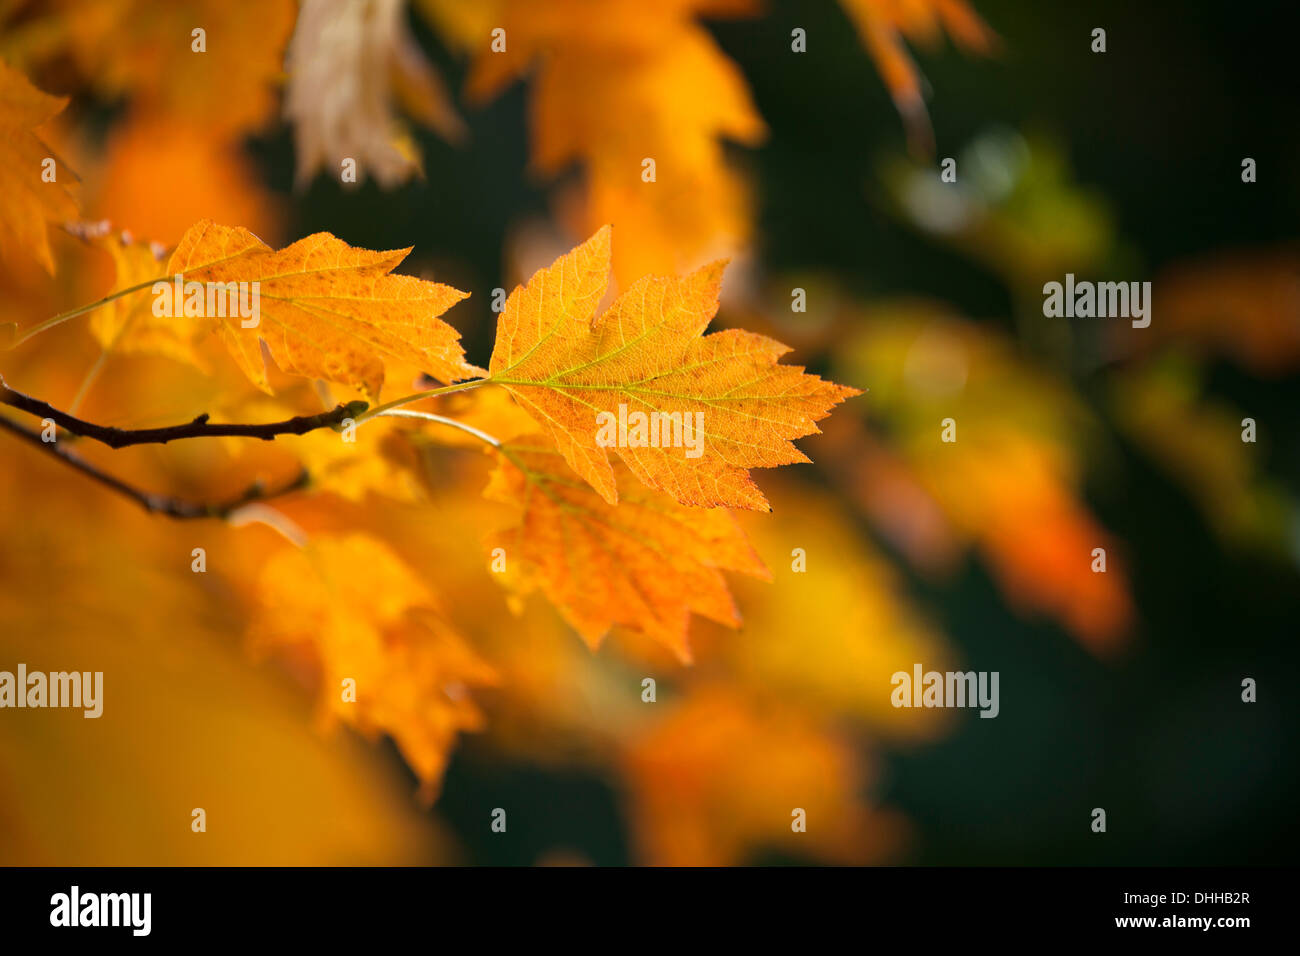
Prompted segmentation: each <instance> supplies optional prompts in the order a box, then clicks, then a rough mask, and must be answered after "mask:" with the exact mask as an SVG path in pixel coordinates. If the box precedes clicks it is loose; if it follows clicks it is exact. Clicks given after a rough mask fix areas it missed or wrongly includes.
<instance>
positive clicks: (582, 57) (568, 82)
mask: <svg viewBox="0 0 1300 956" xmlns="http://www.w3.org/2000/svg"><path fill="white" fill-rule="evenodd" d="M422 5H423V6H424V7H425V8H426V10H427V11H428V12H429V13H430V14H431V15H432V16H433V18H434V19H435V21H436V22H438V23H439V25H440V26H441V28H442V30H443V32H444V33H445V34H447V35H448V36H450V37H451V38H452V39H453V41H457V42H459V43H460V44H462V45H463V46H465V47H468V48H469V49H471V50H473V51H475V53H476V56H475V59H474V62H473V65H472V67H471V72H470V76H469V78H468V80H467V81H466V92H467V94H468V96H469V98H470V99H471V100H475V101H478V102H482V101H484V100H486V99H489V98H491V97H493V96H495V95H497V94H498V93H499V92H500V91H501V90H502V89H503V88H505V87H506V86H507V85H508V84H509V82H511V81H512V80H514V79H517V78H519V77H521V76H523V75H525V73H527V72H528V71H529V69H530V68H531V67H533V66H534V65H535V66H536V68H535V70H534V80H533V85H532V93H531V99H530V106H529V109H530V115H531V122H530V130H531V140H532V158H533V166H534V168H535V169H536V170H537V171H538V172H539V173H540V174H542V175H545V176H555V175H558V174H559V173H561V172H563V171H564V170H565V169H566V167H568V166H569V165H570V164H572V163H577V164H580V165H581V166H582V169H583V176H584V185H583V188H581V189H580V190H578V191H577V194H578V201H577V202H562V203H560V204H559V205H560V215H561V217H562V218H563V219H564V220H565V221H566V224H568V225H570V226H571V227H572V228H573V229H574V230H575V232H576V233H577V234H579V235H586V234H589V233H590V232H592V231H594V230H595V229H597V228H599V226H600V225H601V224H603V223H606V222H613V223H615V224H617V225H618V227H619V228H620V230H622V234H623V235H624V236H625V237H626V239H625V241H624V242H623V243H622V244H620V247H619V250H618V254H617V256H616V257H615V260H614V269H615V273H616V275H617V276H618V279H619V281H620V282H626V281H630V280H631V279H634V278H636V277H637V276H640V275H644V274H645V273H647V272H652V271H665V272H671V271H678V270H680V269H683V268H691V267H694V266H697V265H699V264H700V263H701V262H702V261H705V260H706V259H708V258H711V257H714V256H717V255H719V254H729V253H733V252H735V251H737V250H739V249H741V248H743V247H744V246H745V245H746V244H747V243H748V240H749V233H750V229H751V222H750V220H751V213H750V209H749V197H748V190H747V188H746V183H745V179H744V177H743V176H741V175H740V173H739V172H738V171H737V170H736V169H735V168H733V165H732V164H731V163H729V162H728V161H727V157H726V156H725V152H724V147H723V140H731V141H734V142H737V143H741V144H744V145H747V146H754V145H757V144H758V143H760V142H761V141H762V140H763V139H764V138H765V137H766V135H767V127H766V125H765V124H764V123H763V120H762V117H760V116H759V114H758V110H757V109H756V108H755V106H754V103H753V99H752V97H751V96H750V92H749V88H748V85H747V84H746V81H745V78H744V75H743V74H742V73H741V71H740V69H739V67H738V66H737V65H736V63H735V62H734V61H733V60H731V59H730V58H729V57H728V56H727V55H726V54H725V53H724V52H723V51H722V50H721V49H719V47H718V44H717V43H716V42H715V41H714V39H713V38H712V36H711V35H710V34H709V32H708V30H706V29H705V28H704V27H703V26H702V25H701V24H700V23H698V22H697V21H696V16H697V15H704V16H731V15H739V16H746V15H749V14H750V13H752V12H753V9H752V8H753V7H754V6H755V5H754V4H751V3H748V2H745V0H741V2H734V3H718V2H713V0H661V2H659V3H657V4H653V5H647V4H645V3H644V2H642V0H554V2H547V3H533V2H531V0H500V2H497V3H481V4H474V5H472V6H473V9H472V10H467V9H466V7H467V5H466V4H459V3H455V2H448V0H424V3H423V4H422ZM489 11H490V12H489ZM494 27H500V28H501V29H502V30H504V31H505V34H506V35H507V36H508V38H509V40H508V43H507V44H506V47H505V48H504V49H503V50H502V49H493V48H491V46H490V44H491V42H492V36H491V35H490V32H489V29H485V28H494ZM647 158H649V159H653V160H654V161H655V167H656V168H655V177H654V179H653V181H645V180H643V179H642V176H643V174H644V168H643V162H644V160H646V159H647Z"/></svg>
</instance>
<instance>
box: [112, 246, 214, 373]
mask: <svg viewBox="0 0 1300 956" xmlns="http://www.w3.org/2000/svg"><path fill="white" fill-rule="evenodd" d="M87 238H88V240H89V241H90V242H91V244H92V245H94V246H96V247H98V248H100V249H103V250H105V251H106V252H107V253H108V254H109V255H110V256H111V257H112V259H113V267H114V269H115V270H116V277H115V278H114V280H113V291H114V292H117V291H120V290H122V289H128V288H130V287H132V286H136V285H139V284H141V283H142V282H148V281H150V280H152V279H157V278H158V277H159V276H161V275H162V273H163V261H162V259H163V250H162V249H160V248H158V247H157V246H154V245H153V244H151V243H145V242H135V241H133V240H132V239H131V237H130V236H129V235H127V234H126V233H112V234H106V235H97V236H91V235H87ZM153 301H154V300H153V296H152V295H151V294H150V292H149V290H147V289H146V290H142V291H141V292H138V293H136V294H135V295H128V296H125V297H123V298H121V299H116V300H114V301H112V302H110V303H108V304H107V305H106V306H104V307H103V308H102V309H98V310H96V311H95V313H94V314H93V315H92V316H91V319H90V331H91V333H92V334H93V335H94V336H95V339H96V340H97V341H98V342H99V344H100V345H101V346H102V347H103V349H104V352H105V353H115V354H121V355H162V356H165V357H167V358H172V359H176V360H177V361H179V362H187V363H189V364H191V365H194V366H196V367H197V368H200V369H203V368H205V367H206V365H207V363H206V361H205V360H204V358H203V357H202V356H201V355H200V354H199V353H198V352H197V351H196V350H195V348H194V342H195V338H196V337H197V331H198V330H197V329H195V327H194V325H193V324H192V323H188V322H186V321H185V320H184V319H178V318H174V317H169V316H157V315H154V311H153V308H152V305H153Z"/></svg>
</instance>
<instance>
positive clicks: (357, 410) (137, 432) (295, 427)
mask: <svg viewBox="0 0 1300 956" xmlns="http://www.w3.org/2000/svg"><path fill="white" fill-rule="evenodd" d="M0 404H3V405H11V406H13V407H14V408H17V409H20V410H22V411H24V412H28V413H30V414H32V415H37V416H39V417H40V418H48V419H49V420H50V421H52V422H54V423H55V424H56V425H58V426H60V427H61V428H64V429H66V430H67V431H69V432H71V433H72V434H74V435H81V436H82V437H84V438H93V439H94V440H95V441H97V442H102V443H103V444H105V445H108V446H109V447H110V448H126V447H128V446H130V445H158V444H163V445H165V444H166V443H167V442H169V441H176V440H177V439H181V438H217V437H219V436H232V435H233V436H244V437H248V438H260V439H262V440H263V441H271V440H272V439H273V438H275V436H276V435H304V434H306V433H307V432H311V431H315V430H316V429H318V428H332V427H334V426H335V425H339V424H342V422H343V421H344V420H346V419H349V418H351V419H356V418H357V417H358V416H360V415H361V413H362V412H364V411H365V410H366V409H367V408H368V407H369V406H368V405H367V404H366V403H365V402H361V401H356V402H348V403H347V404H346V405H339V406H337V407H336V408H334V409H333V410H332V411H328V412H321V413H320V414H319V415H298V416H297V417H295V418H287V419H285V420H284V421H282V422H268V423H266V424H264V425H213V424H210V423H209V422H208V416H207V413H204V414H202V415H200V416H199V417H198V418H196V419H194V420H193V421H192V422H186V423H185V424H184V425H169V426H167V427H165V428H111V427H109V426H106V425H96V424H94V423H93V422H88V421H84V420H82V419H80V418H78V417H77V416H75V415H70V414H68V413H67V412H62V411H59V409H57V408H55V407H54V406H53V405H51V404H50V403H49V402H43V401H41V400H40V399H39V398H33V397H32V396H30V395H24V394H23V393H22V392H19V391H16V390H15V389H12V388H10V387H9V386H8V385H6V384H5V380H4V378H3V377H0Z"/></svg>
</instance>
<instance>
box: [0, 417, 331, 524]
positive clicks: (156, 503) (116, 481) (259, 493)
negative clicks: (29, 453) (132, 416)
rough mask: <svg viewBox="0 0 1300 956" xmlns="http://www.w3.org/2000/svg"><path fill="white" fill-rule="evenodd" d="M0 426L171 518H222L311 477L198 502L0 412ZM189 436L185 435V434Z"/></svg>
mask: <svg viewBox="0 0 1300 956" xmlns="http://www.w3.org/2000/svg"><path fill="white" fill-rule="evenodd" d="M0 428H2V429H5V430H7V431H9V432H12V433H13V434H15V435H17V436H18V437H19V438H22V439H23V440H25V441H27V442H29V443H31V444H33V445H35V446H36V447H37V448H39V449H41V450H42V451H43V452H45V453H46V454H48V455H53V456H54V457H56V458H58V459H59V460H60V461H62V462H63V463H64V464H66V465H69V466H70V467H72V468H75V469H76V470H77V471H79V472H81V473H82V474H83V475H86V476H87V477H89V478H91V479H93V480H94V481H97V482H99V483H100V484H101V485H104V486H105V487H107V488H111V489H113V490H114V491H116V492H117V493H118V494H120V495H123V496H125V497H127V498H130V499H131V500H132V501H134V502H135V503H136V504H138V505H140V506H141V507H142V508H144V509H145V511H148V512H150V513H153V514H163V515H167V516H168V517H170V518H178V519H189V518H225V517H226V516H227V515H229V514H230V513H231V512H233V511H236V510H237V509H239V508H242V507H243V506H245V505H247V504H249V503H250V502H254V501H265V500H267V499H268V498H276V497H279V496H280V495H287V494H289V493H290V492H293V491H297V490H299V489H301V488H305V487H306V486H307V484H308V481H309V480H310V476H309V475H308V474H307V472H306V470H303V471H301V472H299V474H298V476H297V477H296V478H294V479H293V480H292V481H290V482H288V483H287V484H285V485H283V486H282V487H279V488H275V489H271V490H267V489H266V488H265V487H263V485H262V483H261V482H254V483H253V484H252V485H250V486H249V487H248V488H247V489H246V490H245V491H244V492H243V494H241V495H239V496H238V497H237V498H235V499H233V500H231V501H228V502H224V503H220V504H200V503H197V502H191V501H184V500H182V499H180V498H173V497H171V496H170V495H154V494H150V493H149V492H147V491H141V490H140V489H139V488H135V487H133V486H131V485H129V484H127V483H126V482H125V481H123V480H122V479H120V478H115V477H113V476H112V475H109V474H107V473H105V472H102V471H100V470H99V469H98V468H96V467H95V466H94V465H92V464H90V463H89V462H87V461H85V460H84V459H82V458H80V457H79V456H77V455H75V454H73V453H72V452H70V451H67V450H66V449H64V448H62V447H60V445H59V443H58V442H57V441H54V442H47V441H44V440H42V438H41V435H40V433H39V432H35V431H32V430H31V429H28V428H24V427H23V426H22V425H19V424H18V423H17V422H14V421H10V420H9V419H8V418H6V417H4V416H3V415H0ZM187 437H188V436H187Z"/></svg>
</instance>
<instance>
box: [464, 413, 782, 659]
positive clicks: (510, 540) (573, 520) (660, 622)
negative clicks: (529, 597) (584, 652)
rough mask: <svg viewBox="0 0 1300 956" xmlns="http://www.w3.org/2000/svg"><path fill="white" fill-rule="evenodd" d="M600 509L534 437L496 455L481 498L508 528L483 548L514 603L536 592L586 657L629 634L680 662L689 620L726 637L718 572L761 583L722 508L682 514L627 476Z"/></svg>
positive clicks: (758, 567)
mask: <svg viewBox="0 0 1300 956" xmlns="http://www.w3.org/2000/svg"><path fill="white" fill-rule="evenodd" d="M619 471H620V472H621V473H623V474H624V476H625V477H624V480H623V481H621V482H620V490H621V492H622V500H621V501H620V502H619V504H618V505H617V507H616V506H614V505H612V504H610V503H609V502H607V501H606V500H605V499H603V498H602V497H601V496H600V495H598V494H596V493H595V492H593V491H592V490H591V489H590V488H588V487H587V486H586V485H585V484H583V483H582V482H581V481H579V480H578V476H577V475H575V474H574V473H573V472H572V471H571V470H570V469H569V467H568V466H567V465H565V463H564V461H563V460H562V458H561V456H560V454H559V453H558V452H557V451H556V450H555V448H554V447H553V446H552V445H551V444H550V443H549V442H547V441H546V440H545V439H544V438H542V437H540V436H534V437H531V438H529V437H523V438H519V439H517V440H516V442H515V443H513V444H510V445H503V446H502V447H501V451H500V460H499V462H498V465H497V468H496V470H495V471H494V472H493V473H492V478H491V480H490V482H489V484H488V487H487V490H486V491H485V492H484V493H485V495H486V496H487V497H488V498H489V499H491V500H494V501H499V502H502V503H505V504H508V505H510V506H511V507H513V508H514V509H515V510H516V511H517V513H518V518H517V521H516V523H515V524H514V525H513V526H512V527H511V528H509V529H507V530H504V531H501V532H498V533H496V534H494V535H493V536H492V537H491V538H489V540H488V547H489V549H495V548H502V549H504V554H505V560H506V573H507V575H508V578H507V579H508V580H509V581H510V582H511V585H512V586H513V587H514V588H515V589H516V590H517V591H519V592H520V593H527V592H528V591H530V590H531V589H533V588H534V587H540V588H541V590H542V591H543V592H544V593H545V594H546V596H547V598H548V599H549V600H550V602H551V603H552V604H554V605H555V606H556V607H557V608H558V609H559V610H560V613H561V614H563V615H564V618H565V620H567V621H568V622H569V623H570V624H571V625H572V626H573V628H574V629H575V630H576V631H577V632H578V633H579V634H580V635H581V636H582V637H583V639H584V640H585V641H586V642H587V643H588V644H589V645H590V646H591V647H592V648H593V649H594V648H596V647H597V646H599V644H600V642H601V640H602V639H603V638H604V636H605V634H606V633H607V632H608V631H609V630H610V628H611V627H613V626H615V625H617V626H620V627H625V628H628V629H630V630H634V631H639V632H641V633H643V634H645V635H647V636H648V637H651V638H653V639H654V640H656V641H658V642H660V643H662V644H663V645H664V646H666V647H668V648H669V649H670V650H672V651H673V652H674V653H675V654H676V655H677V656H678V657H679V658H680V659H681V660H683V661H688V660H690V650H689V647H688V645H687V629H688V625H689V620H690V615H691V614H692V613H696V614H701V615H703V616H704V617H707V618H710V619H711V620H714V621H717V622H718V623H720V624H725V625H728V626H730V627H736V626H738V625H739V624H740V615H739V613H738V612H737V610H736V606H735V603H734V602H733V601H732V598H731V594H730V592H729V591H728V590H727V584H726V580H725V578H724V577H723V575H722V572H723V571H724V570H728V571H740V572H744V573H745V574H749V575H753V576H754V577H759V578H764V579H770V574H769V572H768V571H767V569H766V568H765V567H764V565H763V563H762V561H760V560H759V558H758V556H757V555H756V554H755V553H754V551H753V549H752V548H751V547H750V545H749V543H748V542H747V541H746V539H745V536H744V533H743V532H742V531H741V530H740V527H739V526H738V525H737V524H736V522H735V519H734V518H733V517H732V515H731V514H730V513H728V512H727V511H726V509H713V510H703V509H692V508H683V507H682V506H680V505H678V504H676V503H675V502H673V501H671V500H669V499H668V498H667V497H665V496H664V495H662V494H656V493H654V492H649V491H647V490H646V489H644V488H641V487H638V486H637V484H636V483H635V482H633V481H630V480H628V479H627V477H626V470H625V469H622V468H620V469H619Z"/></svg>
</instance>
